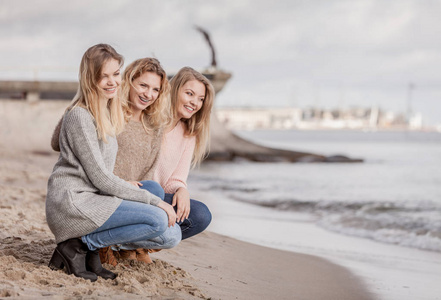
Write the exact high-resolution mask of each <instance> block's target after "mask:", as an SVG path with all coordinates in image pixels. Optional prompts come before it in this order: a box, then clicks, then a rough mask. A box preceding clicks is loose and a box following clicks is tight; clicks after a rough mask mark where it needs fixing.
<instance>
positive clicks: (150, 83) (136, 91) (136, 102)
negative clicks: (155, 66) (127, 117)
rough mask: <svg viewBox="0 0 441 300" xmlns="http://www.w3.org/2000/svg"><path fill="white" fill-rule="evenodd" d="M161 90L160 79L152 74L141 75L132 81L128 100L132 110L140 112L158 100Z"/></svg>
mask: <svg viewBox="0 0 441 300" xmlns="http://www.w3.org/2000/svg"><path fill="white" fill-rule="evenodd" d="M160 90H161V77H160V76H159V75H158V74H156V73H153V72H146V73H143V74H142V75H141V76H139V77H138V78H136V79H135V80H133V82H132V85H131V86H130V92H129V99H130V103H131V104H132V105H131V107H132V110H133V111H134V112H135V111H142V110H144V109H146V108H147V107H149V106H150V105H152V104H153V102H155V100H156V99H158V96H159V91H160Z"/></svg>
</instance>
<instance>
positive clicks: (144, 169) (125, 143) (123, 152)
mask: <svg viewBox="0 0 441 300" xmlns="http://www.w3.org/2000/svg"><path fill="white" fill-rule="evenodd" d="M162 134H163V130H162V129H152V130H150V132H149V133H146V131H145V129H144V126H143V125H142V123H141V122H136V121H129V122H128V123H127V124H126V126H125V128H124V131H123V132H121V133H120V134H119V135H118V136H117V138H116V139H117V141H118V147H119V149H118V154H117V155H116V163H115V169H114V170H113V173H114V174H115V175H116V176H118V177H121V178H123V179H125V180H130V181H141V180H152V179H153V172H154V170H155V169H156V166H157V164H158V158H159V151H160V150H161V140H162Z"/></svg>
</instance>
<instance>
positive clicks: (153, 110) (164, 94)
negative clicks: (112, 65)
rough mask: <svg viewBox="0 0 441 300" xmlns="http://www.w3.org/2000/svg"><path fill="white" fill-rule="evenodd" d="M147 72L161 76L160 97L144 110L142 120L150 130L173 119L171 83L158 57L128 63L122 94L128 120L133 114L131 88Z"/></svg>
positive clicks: (162, 125) (146, 128) (147, 129)
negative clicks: (170, 94) (170, 95)
mask: <svg viewBox="0 0 441 300" xmlns="http://www.w3.org/2000/svg"><path fill="white" fill-rule="evenodd" d="M146 72H152V73H154V74H156V75H158V76H159V77H160V78H161V88H160V89H159V93H158V98H157V99H156V100H155V102H153V103H152V104H151V105H149V106H147V108H146V109H144V110H143V111H142V114H143V116H142V118H141V122H142V125H143V126H144V129H145V130H146V131H147V132H149V130H151V129H153V128H158V127H164V126H166V125H167V124H169V122H170V119H171V115H170V101H169V99H168V97H169V92H170V84H169V82H168V79H167V74H166V73H165V71H164V69H163V68H162V66H161V64H160V62H159V61H158V60H157V59H156V58H151V57H147V58H141V59H137V60H135V61H134V62H132V63H131V64H130V65H128V66H127V67H126V69H125V71H124V75H123V81H122V88H121V95H122V106H123V110H124V113H125V116H126V120H129V119H130V118H131V117H132V115H133V113H132V110H131V103H130V89H131V88H134V89H136V88H135V87H134V86H133V81H134V80H135V79H137V78H138V77H140V76H141V75H142V74H144V73H146Z"/></svg>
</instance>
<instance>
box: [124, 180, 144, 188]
mask: <svg viewBox="0 0 441 300" xmlns="http://www.w3.org/2000/svg"><path fill="white" fill-rule="evenodd" d="M127 182H128V183H130V184H131V185H134V186H136V187H137V188H139V187H140V186H142V183H141V182H138V181H127Z"/></svg>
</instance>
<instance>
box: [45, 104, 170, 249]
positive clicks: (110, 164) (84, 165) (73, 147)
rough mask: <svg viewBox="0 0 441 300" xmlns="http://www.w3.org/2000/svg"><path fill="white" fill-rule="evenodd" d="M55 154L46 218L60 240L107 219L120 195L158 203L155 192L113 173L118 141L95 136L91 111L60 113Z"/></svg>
mask: <svg viewBox="0 0 441 300" xmlns="http://www.w3.org/2000/svg"><path fill="white" fill-rule="evenodd" d="M59 142H60V156H59V158H58V161H57V163H56V164H55V166H54V169H53V171H52V174H51V176H50V177H49V181H48V187H47V197H46V220H47V223H48V225H49V228H50V230H51V231H52V233H53V234H54V235H55V242H56V243H60V242H63V241H65V240H68V239H70V238H75V237H81V236H83V235H86V234H89V233H91V232H92V231H94V230H95V229H97V228H98V227H100V226H101V225H103V224H104V222H106V221H107V219H108V218H109V217H110V216H111V215H112V214H113V213H114V212H115V210H116V209H117V208H118V206H119V205H120V204H121V201H122V199H125V200H130V201H137V202H142V203H145V204H146V205H147V204H152V205H158V204H159V202H160V201H162V200H161V199H160V198H159V197H157V196H155V195H153V194H151V193H149V192H147V191H146V190H142V189H139V188H137V187H135V186H133V185H131V184H129V183H127V182H126V181H124V180H123V179H121V178H119V177H117V176H116V175H114V174H113V168H114V165H115V157H116V153H117V150H118V144H117V141H116V139H115V138H114V137H111V136H107V143H105V142H103V141H102V140H101V139H98V136H97V131H96V126H95V122H94V119H93V117H92V115H91V114H90V113H89V112H88V111H87V110H86V109H84V108H81V107H75V108H73V109H71V110H70V111H69V112H67V113H66V114H65V115H64V117H63V123H62V125H61V130H60V137H59Z"/></svg>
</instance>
